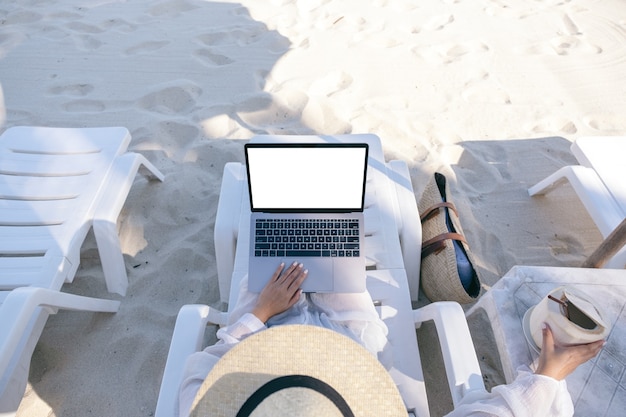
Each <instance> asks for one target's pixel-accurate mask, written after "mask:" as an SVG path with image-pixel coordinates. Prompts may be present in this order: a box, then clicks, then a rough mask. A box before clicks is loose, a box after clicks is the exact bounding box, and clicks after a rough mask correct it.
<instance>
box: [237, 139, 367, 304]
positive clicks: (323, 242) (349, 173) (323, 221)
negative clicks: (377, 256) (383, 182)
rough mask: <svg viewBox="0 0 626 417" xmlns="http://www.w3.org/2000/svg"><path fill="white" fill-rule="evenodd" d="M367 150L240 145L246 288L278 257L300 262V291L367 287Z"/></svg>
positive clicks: (260, 283)
mask: <svg viewBox="0 0 626 417" xmlns="http://www.w3.org/2000/svg"><path fill="white" fill-rule="evenodd" d="M367 155H368V145H367V144H365V143H358V144H357V143H332V144H331V143H306V144H305V143H269V144H262V143H253V144H246V145H245V158H246V169H247V173H248V190H249V196H250V208H251V211H252V213H251V217H250V232H251V235H250V259H249V269H248V289H249V290H250V291H252V292H260V291H261V290H262V289H263V287H264V286H265V284H266V283H267V282H268V281H269V279H270V278H271V276H272V275H273V273H274V272H275V271H276V269H277V268H278V266H279V265H280V263H281V262H283V263H284V264H285V268H286V267H288V266H289V265H291V264H292V263H293V262H298V263H303V264H304V268H305V269H307V270H308V271H309V272H308V276H307V278H306V279H305V281H304V283H303V284H302V290H303V291H304V292H324V293H331V292H341V293H346V292H347V293H353V292H363V291H365V254H364V230H365V228H364V226H363V207H364V202H365V182H366V177H367Z"/></svg>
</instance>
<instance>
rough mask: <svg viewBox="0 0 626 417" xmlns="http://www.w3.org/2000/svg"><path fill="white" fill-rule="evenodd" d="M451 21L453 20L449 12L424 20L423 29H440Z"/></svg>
mask: <svg viewBox="0 0 626 417" xmlns="http://www.w3.org/2000/svg"><path fill="white" fill-rule="evenodd" d="M452 22H454V16H453V15H451V14H450V15H440V16H435V17H433V18H431V19H430V20H429V21H428V22H426V24H425V25H424V26H423V29H425V30H431V31H436V30H441V29H443V28H445V27H446V26H448V25H449V24H450V23H452Z"/></svg>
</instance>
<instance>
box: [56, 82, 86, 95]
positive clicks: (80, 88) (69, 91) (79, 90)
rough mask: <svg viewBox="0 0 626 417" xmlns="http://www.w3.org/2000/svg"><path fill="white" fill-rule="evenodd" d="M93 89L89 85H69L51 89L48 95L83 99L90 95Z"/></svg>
mask: <svg viewBox="0 0 626 417" xmlns="http://www.w3.org/2000/svg"><path fill="white" fill-rule="evenodd" d="M93 89H94V86H93V85H91V84H69V85H58V86H55V87H51V88H50V89H48V93H49V94H52V95H67V96H77V97H83V96H86V95H87V94H89V93H91V92H92V91H93Z"/></svg>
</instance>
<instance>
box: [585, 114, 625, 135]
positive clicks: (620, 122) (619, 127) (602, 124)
mask: <svg viewBox="0 0 626 417" xmlns="http://www.w3.org/2000/svg"><path fill="white" fill-rule="evenodd" d="M583 122H584V123H585V124H586V125H587V126H589V127H590V128H592V129H595V130H601V131H604V132H606V131H618V132H619V131H624V130H625V129H626V121H624V117H623V116H622V115H617V114H611V113H605V114H595V115H589V116H585V117H584V118H583Z"/></svg>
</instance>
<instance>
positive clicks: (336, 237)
mask: <svg viewBox="0 0 626 417" xmlns="http://www.w3.org/2000/svg"><path fill="white" fill-rule="evenodd" d="M359 236H360V234H359V222H358V220H356V219H323V220H302V219H257V221H256V224H255V243H254V256H281V257H283V256H290V257H292V256H297V257H305V256H315V257H358V256H360V250H361V249H360V241H359V240H360V239H359Z"/></svg>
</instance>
